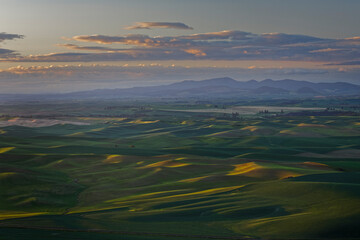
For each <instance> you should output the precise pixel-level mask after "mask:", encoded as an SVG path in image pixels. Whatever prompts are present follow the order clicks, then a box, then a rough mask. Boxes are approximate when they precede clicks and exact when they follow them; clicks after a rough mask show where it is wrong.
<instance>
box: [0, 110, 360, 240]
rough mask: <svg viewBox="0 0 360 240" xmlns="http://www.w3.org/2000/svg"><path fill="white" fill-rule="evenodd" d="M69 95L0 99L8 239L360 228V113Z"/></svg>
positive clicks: (320, 235) (350, 232)
mask: <svg viewBox="0 0 360 240" xmlns="http://www.w3.org/2000/svg"><path fill="white" fill-rule="evenodd" d="M106 104H108V103H106ZM64 106H65V107H64ZM66 106H68V107H66ZM69 106H70V105H64V104H62V105H59V106H58V105H49V106H46V107H44V106H43V105H42V106H37V105H36V104H35V105H31V106H29V107H28V108H26V109H25V110H24V109H21V108H20V107H19V108H18V110H17V115H16V116H11V115H9V112H10V109H13V110H14V109H15V110H16V109H17V107H16V106H6V105H4V106H1V107H0V110H1V111H0V113H1V114H3V116H2V117H1V118H0V239H49V238H50V237H51V239H65V238H66V239H100V238H101V239H160V240H161V239H194V240H195V239H329V238H333V239H337V238H338V239H343V238H344V237H345V238H360V230H359V227H358V223H359V222H360V209H359V204H360V173H359V171H360V162H359V160H360V118H359V115H356V114H355V115H345V114H344V115H341V114H337V115H333V116H326V115H320V116H318V115H312V114H311V112H307V114H303V115H301V114H297V115H288V114H287V112H292V111H295V110H297V111H304V110H306V109H307V108H305V107H301V106H300V108H299V109H296V107H292V106H288V107H282V108H281V107H273V108H272V110H273V111H275V112H280V110H282V109H284V110H285V113H284V114H269V115H264V114H258V111H259V110H261V109H262V107H259V106H258V107H253V108H249V106H246V107H244V106H243V107H242V108H241V107H239V106H234V107H233V108H232V107H228V108H227V109H226V110H228V111H220V112H217V111H215V112H213V111H209V110H206V109H210V110H212V109H214V108H213V107H212V106H204V105H193V106H192V108H193V110H191V111H183V110H182V109H184V107H179V106H177V105H171V104H169V105H166V106H164V105H161V104H157V103H154V104H153V105H151V104H148V105H146V106H141V107H139V106H136V107H133V105H131V106H130V107H129V106H120V107H114V106H112V107H104V106H103V105H100V104H99V105H92V104H88V103H81V104H80V103H75V104H71V107H69ZM104 109H105V110H104ZM199 109H200V110H199ZM229 109H237V110H239V111H240V110H241V109H245V110H248V109H250V110H249V111H250V112H244V113H242V112H240V114H239V115H235V116H234V115H231V113H232V111H230V110H229ZM254 109H255V110H254ZM269 109H270V108H269ZM322 109H324V107H323V106H318V107H315V108H311V109H308V110H309V111H318V110H322ZM15 110H14V112H15ZM245 110H244V111H245ZM271 112H272V111H271ZM90 113H91V114H90ZM100 236H101V237H100Z"/></svg>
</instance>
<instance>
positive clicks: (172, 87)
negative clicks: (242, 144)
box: [2, 77, 360, 99]
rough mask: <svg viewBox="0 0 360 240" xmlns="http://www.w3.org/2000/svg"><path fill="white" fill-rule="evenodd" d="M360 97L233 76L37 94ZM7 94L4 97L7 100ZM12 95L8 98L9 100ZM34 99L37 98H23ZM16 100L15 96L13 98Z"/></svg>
mask: <svg viewBox="0 0 360 240" xmlns="http://www.w3.org/2000/svg"><path fill="white" fill-rule="evenodd" d="M348 95H360V86H359V85H355V84H351V83H345V82H336V83H313V82H308V81H297V80H291V79H284V80H272V79H265V80H263V81H256V80H250V81H245V82H240V81H236V80H234V79H232V78H229V77H224V78H213V79H207V80H202V81H191V80H186V81H182V82H177V83H173V84H169V85H161V86H153V87H134V88H127V89H97V90H92V91H82V92H73V93H66V94H51V95H50V94H48V95H36V96H38V97H41V98H60V99H83V98H126V99H134V98H279V97H282V98H293V97H295V98H296V97H309V96H310V97H311V96H348ZM4 96H5V95H2V97H3V98H4ZM11 96H12V95H6V97H7V98H9V97H11ZM23 96H24V97H28V98H29V97H33V96H34V95H23ZM12 97H13V96H12Z"/></svg>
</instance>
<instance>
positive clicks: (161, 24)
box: [125, 22, 193, 30]
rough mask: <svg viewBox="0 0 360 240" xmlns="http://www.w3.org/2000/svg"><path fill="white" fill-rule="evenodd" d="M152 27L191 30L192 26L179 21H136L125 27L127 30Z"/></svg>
mask: <svg viewBox="0 0 360 240" xmlns="http://www.w3.org/2000/svg"><path fill="white" fill-rule="evenodd" d="M153 28H173V29H183V30H193V28H192V27H189V26H188V25H186V24H184V23H181V22H136V23H135V24H134V25H132V26H128V27H125V29H128V30H134V29H153Z"/></svg>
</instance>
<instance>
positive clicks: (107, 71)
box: [0, 0, 360, 93]
mask: <svg viewBox="0 0 360 240" xmlns="http://www.w3.org/2000/svg"><path fill="white" fill-rule="evenodd" d="M0 6H1V7H0V93H50V92H72V91H82V90H90V89H98V88H126V87H133V86H152V85H160V84H167V83H172V82H177V81H181V80H189V79H192V80H202V79H208V78H214V77H224V76H229V77H232V78H234V79H237V80H239V81H247V80H250V79H255V80H262V79H266V78H272V79H285V78H291V79H296V80H309V81H314V82H337V81H346V82H351V83H357V84H360V78H359V76H360V28H359V25H360V14H358V12H359V10H360V1H358V0H311V1H310V0H302V1H299V0H296V1H295V0H222V1H220V0H181V1H180V0H127V1H125V0H117V1H115V0H102V1H94V0H72V1H70V0H61V1H55V0H0Z"/></svg>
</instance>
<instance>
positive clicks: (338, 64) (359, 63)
mask: <svg viewBox="0 0 360 240" xmlns="http://www.w3.org/2000/svg"><path fill="white" fill-rule="evenodd" d="M325 65H327V66H341V65H344V66H354V65H360V60H356V61H349V62H340V63H329V64H325Z"/></svg>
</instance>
